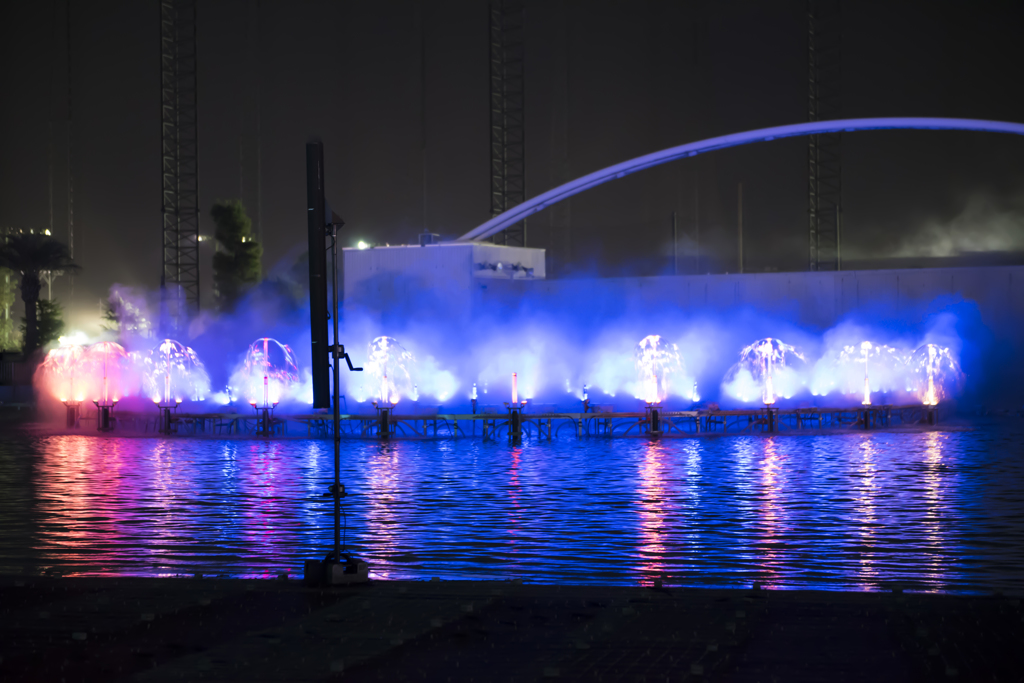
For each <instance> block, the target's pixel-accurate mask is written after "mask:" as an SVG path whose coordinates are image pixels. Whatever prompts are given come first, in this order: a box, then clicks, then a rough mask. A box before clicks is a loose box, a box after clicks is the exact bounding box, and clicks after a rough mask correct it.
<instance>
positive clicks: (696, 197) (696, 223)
mask: <svg viewBox="0 0 1024 683" xmlns="http://www.w3.org/2000/svg"><path fill="white" fill-rule="evenodd" d="M693 261H694V263H693V274H694V275H700V187H699V186H698V187H695V188H693Z"/></svg>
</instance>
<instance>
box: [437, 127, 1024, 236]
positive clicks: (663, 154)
mask: <svg viewBox="0 0 1024 683" xmlns="http://www.w3.org/2000/svg"><path fill="white" fill-rule="evenodd" d="M886 129H916V130H971V131H980V132H985V133H1011V134H1013V135H1024V124H1021V123H1010V122H1007V121H984V120H980V119H944V118H927V117H909V118H907V117H895V118H871V119H837V120H835V121H812V122H810V123H796V124H791V125H788V126H775V127H773V128H761V129H758V130H751V131H747V132H745V133H733V134H731V135H722V136H720V137H716V138H708V139H707V140H700V141H698V142H690V143H687V144H685V145H679V146H678V147H669V148H668V149H663V150H661V151H659V152H652V153H651V154H645V155H643V156H639V157H636V158H635V159H630V160H628V161H623V162H620V163H618V164H615V165H614V166H608V167H607V168H602V169H601V170H599V171H594V172H593V173H588V174H587V175H585V176H582V177H580V178H577V179H576V180H571V181H569V182H568V183H565V184H564V185H559V186H558V187H556V188H553V189H550V190H548V191H547V192H544V193H542V194H539V195H537V196H536V197H534V198H532V199H528V200H527V201H525V202H523V203H522V204H517V205H516V206H514V207H512V208H511V209H509V210H508V211H506V212H504V213H501V214H498V215H497V216H495V217H494V218H492V219H491V220H489V221H487V222H486V223H483V224H481V225H479V226H477V227H476V228H473V229H472V230H470V231H469V232H467V233H466V234H465V235H462V236H461V237H459V238H458V239H457V240H456V242H471V241H479V240H484V239H487V238H488V237H491V236H492V235H495V234H497V233H499V232H501V231H502V230H504V229H505V228H509V227H512V226H513V225H515V224H516V223H518V222H519V221H521V220H523V219H524V218H526V217H527V216H530V215H532V214H535V213H537V212H538V211H541V210H542V209H546V208H547V207H549V206H551V205H553V204H557V203H558V202H560V201H562V200H563V199H568V198H569V197H572V196H573V195H575V194H579V193H580V192H583V191H584V190H589V189H590V188H592V187H597V186H598V185H602V184H604V183H606V182H608V181H609V180H615V179H616V178H622V177H624V176H627V175H629V174H631V173H636V172H637V171H642V170H644V169H645V168H651V167H653V166H658V165H660V164H664V163H667V162H669V161H675V160H676V159H683V158H686V157H693V156H697V155H698V154H701V153H703V152H711V151H713V150H716V149H725V148H726V147H738V146H740V145H748V144H750V143H753V142H768V141H770V140H777V139H779V138H790V137H796V136H799V135H820V134H822V133H838V132H853V131H860V130H886Z"/></svg>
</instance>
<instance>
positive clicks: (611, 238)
mask: <svg viewBox="0 0 1024 683" xmlns="http://www.w3.org/2000/svg"><path fill="white" fill-rule="evenodd" d="M71 5H72V6H71V92H72V98H71V99H72V118H73V126H72V131H73V134H72V151H73V152H72V158H73V174H74V188H75V192H74V197H75V200H74V201H75V203H74V207H75V212H74V216H75V219H74V220H75V234H76V239H75V257H76V260H77V261H78V263H79V264H80V265H81V266H82V267H83V271H82V273H81V274H80V275H79V276H78V277H77V278H76V281H75V292H74V301H73V308H74V311H73V316H72V319H73V322H78V323H84V322H85V318H86V317H94V316H95V315H96V313H97V311H98V306H97V304H98V302H99V301H100V299H102V298H104V297H105V296H106V292H107V290H108V288H109V286H110V285H111V284H112V283H114V282H119V283H122V284H126V285H133V286H141V287H148V288H156V287H157V286H158V285H159V277H160V268H161V255H160V234H161V217H160V189H161V186H160V109H159V105H160V90H159V87H160V81H159V76H160V73H159V66H160V63H159V8H158V4H157V2H155V0H146V1H142V0H122V1H114V0H104V1H96V2H78V1H74V0H73V1H72V3H71ZM805 7H806V5H805V3H804V2H773V3H763V2H728V3H725V2H667V1H663V2H638V1H637V2H597V1H593V0H588V1H586V2H583V1H565V0H547V1H543V2H542V1H539V0H534V1H528V2H527V10H526V60H527V61H526V121H527V123H526V127H527V129H526V156H527V188H528V195H530V196H532V195H535V194H537V193H540V192H542V191H544V190H546V189H549V188H550V187H552V186H554V185H557V184H560V183H561V182H563V181H565V180H569V179H571V178H575V177H578V176H580V175H583V174H585V173H588V172H590V171H593V170H596V169H599V168H602V167H604V166H607V165H610V164H613V163H616V162H619V161H623V160H625V159H628V158H631V157H634V156H637V155H640V154H644V153H647V152H651V151H655V150H657V149H661V148H664V147H668V146H672V145H677V144H682V143H685V142H690V141H694V140H699V139H702V138H706V137H710V136H714V135H721V134H727V133H732V132H738V131H744V130H749V129H752V128H760V127H765V126H773V125H782V124H788V123H796V122H800V121H805V120H807V63H806V49H807V36H806V15H805ZM843 13H844V14H843V62H842V68H843V83H842V91H843V93H842V113H843V115H844V116H846V117H862V116H948V117H969V118H984V119H1000V120H1008V121H1018V122H1019V121H1024V107H1022V104H1024V94H1022V91H1021V88H1020V87H1019V76H1020V74H1021V73H1022V72H1024V43H1022V41H1021V40H1020V30H1021V27H1022V26H1024V21H1022V20H1024V5H1022V4H1021V3H1011V2H1001V3H996V2H987V3H986V2H974V3H970V4H969V5H968V4H966V3H957V4H954V3H914V4H906V3H904V4H899V5H895V4H894V3H890V2H857V3H852V2H847V3H845V6H844V8H843ZM198 19H199V77H198V78H199V93H200V94H199V141H200V154H199V158H200V197H201V201H202V205H203V207H204V208H203V211H204V213H203V219H202V221H203V222H202V232H203V233H204V234H210V233H211V232H212V221H211V220H210V219H209V206H210V204H211V203H212V202H213V201H215V200H217V199H227V198H235V197H241V198H242V199H243V200H244V202H245V203H246V205H247V207H248V209H249V212H250V215H252V216H253V217H254V222H257V223H258V225H259V229H260V232H261V235H262V239H263V241H264V244H265V248H266V256H265V258H264V268H265V269H266V270H268V271H272V270H273V269H274V267H275V265H278V266H279V267H282V268H287V267H289V266H291V265H292V264H293V263H294V262H295V260H296V259H298V258H299V257H301V256H302V254H303V252H304V243H305V240H306V234H305V231H306V211H305V201H306V196H305V142H306V141H307V139H308V138H309V137H310V136H311V135H318V136H320V137H321V138H322V139H323V141H324V144H325V152H326V172H327V188H328V191H327V194H328V198H329V200H330V202H331V204H332V206H333V207H334V208H335V210H336V211H337V213H339V214H341V215H342V216H343V217H344V218H345V219H346V221H347V222H348V226H347V228H346V229H347V230H348V231H349V233H348V236H347V238H346V242H347V243H348V244H353V243H354V242H355V241H356V240H357V239H366V240H368V241H373V242H378V243H384V242H390V243H392V244H395V243H404V242H413V241H415V239H416V237H415V236H416V233H418V232H420V231H421V230H422V229H423V228H424V227H427V228H428V229H429V230H431V231H433V232H438V233H441V234H442V235H444V236H448V237H455V236H458V235H460V234H462V233H464V232H466V231H468V230H469V229H471V228H473V227H475V226H476V225H478V224H479V223H481V222H483V221H484V220H486V219H487V218H488V217H489V208H490V200H489V194H488V192H489V137H488V61H487V60H488V33H487V27H488V17H487V4H486V2H482V1H479V0H478V1H471V0H450V1H447V2H428V3H424V4H422V5H421V4H420V3H416V2H328V1H326V0H321V1H307V2H284V1H273V0H262V1H261V2H256V1H255V0H253V1H250V2H242V1H241V0H218V1H217V2H211V1H207V2H200V3H199V10H198ZM421 36H422V37H423V38H424V39H425V46H424V48H423V50H421ZM421 54H425V55H426V62H425V70H424V69H422V68H421V62H420V59H421ZM66 69H67V52H66V38H65V13H64V2H63V0H59V1H58V2H56V3H54V2H20V3H15V2H8V3H4V4H3V6H2V8H0V92H2V93H3V96H2V103H3V106H0V226H9V227H14V228H36V229H44V228H47V227H49V226H50V224H51V223H50V220H51V219H50V213H51V209H50V206H51V203H50V199H49V187H50V181H49V178H50V173H49V170H48V169H49V163H48V160H49V157H50V155H51V150H52V153H53V155H54V157H55V159H56V160H55V162H54V182H53V186H54V202H53V207H54V217H53V227H54V232H55V234H56V235H57V236H59V237H61V238H63V237H65V236H66V234H67V218H66V202H65V200H64V196H65V190H64V187H65V182H66V181H65V171H64V166H63V162H62V159H63V155H65V154H66V144H65V141H64V140H65V138H64V137H63V135H64V132H63V131H64V130H65V123H64V120H66V118H67V98H66V93H67V89H68V81H67V72H66ZM422 73H425V91H424V89H423V85H424V84H423V80H422V78H421V74H422ZM424 102H425V110H424V109H423V108H422V107H421V103H424ZM257 112H258V113H257ZM424 116H425V126H424V125H423V117H424ZM51 121H53V122H52V123H51ZM257 122H258V129H259V136H258V137H257V134H256V131H257ZM424 129H425V131H426V139H425V141H424V139H423V135H422V132H423V130H424ZM424 142H425V146H424ZM843 144H844V146H843V155H844V156H843V164H844V165H843V174H844V238H845V241H844V245H843V252H844V258H845V259H847V260H848V262H856V261H858V260H859V261H861V262H866V263H868V264H869V265H871V266H872V267H884V266H885V265H886V264H887V263H890V264H892V263H896V261H893V260H892V259H894V258H897V257H899V258H906V257H947V256H955V255H956V254H957V253H961V252H964V251H1007V250H1010V251H1017V252H1021V251H1024V219H1022V216H1024V192H1022V189H1024V163H1022V161H1021V160H1022V159H1024V139H1021V138H1016V137H1011V136H999V135H994V134H979V133H958V132H920V131H908V132H899V131H887V132H864V133H852V134H848V135H846V136H845V138H844V143H843ZM257 150H258V151H259V158H260V166H259V168H260V173H257V166H256V157H257ZM424 150H425V151H424ZM806 166H807V140H806V139H805V138H796V139H789V140H782V141H776V142H772V143H765V144H759V145H754V146H751V147H745V148H740V149H732V150H725V151H721V152H715V153H712V154H708V155H703V156H700V157H697V158H695V159H692V160H686V161H682V162H675V163H673V164H668V165H666V166H662V167H659V168H657V169H652V170H648V171H645V172H643V173H639V174H636V175H633V176H630V177H627V178H625V179H623V180H619V181H615V182H613V183H610V184H607V185H604V186H602V187H600V188H598V189H595V190H592V191H589V192H587V193H585V194H583V195H580V196H577V197H575V198H573V199H572V200H571V203H570V204H569V205H568V207H565V209H567V210H563V211H562V214H561V219H558V218H556V217H554V216H553V215H552V214H551V212H545V213H541V214H538V215H537V216H536V217H533V218H531V219H530V221H529V245H530V246H537V247H544V248H547V249H548V254H549V263H550V264H551V267H552V269H553V270H554V271H555V272H557V273H561V274H566V275H572V274H577V275H578V274H586V273H598V274H601V275H617V274H630V275H646V274H658V273H664V272H667V271H666V269H667V268H668V267H669V257H668V254H669V253H670V247H669V239H670V216H671V213H672V211H673V210H676V211H678V212H679V215H680V229H681V232H682V233H683V234H689V233H691V231H692V228H693V223H694V213H695V212H694V202H695V198H696V197H697V196H699V221H700V238H701V250H702V252H703V254H704V260H703V262H702V264H701V266H700V267H701V270H702V271H703V272H708V271H710V272H726V271H735V270H736V208H737V207H736V204H737V200H736V194H737V184H738V183H739V182H741V181H742V183H743V192H744V209H743V213H744V226H745V242H746V245H745V252H746V270H747V271H750V272H753V271H765V270H803V269H806V267H807V258H808V256H807V252H808V247H807V218H806V215H807V192H806V177H807V175H806V174H807V168H806ZM258 184H259V186H260V187H261V188H262V192H261V193H260V194H259V201H258V199H257V197H258V195H257V191H256V190H257V185H258ZM257 207H259V210H258V211H257ZM565 219H568V222H569V225H570V226H571V228H570V229H569V230H568V231H566V230H565V229H564V228H558V229H552V227H551V225H552V221H553V220H565ZM204 249H205V252H204V253H203V255H202V259H203V265H204V271H203V275H202V279H203V290H204V293H203V306H204V307H208V306H209V304H210V296H209V284H210V281H211V277H210V272H209V264H210V258H211V254H212V247H211V246H210V245H209V244H208V243H206V244H204ZM685 267H686V269H688V270H690V271H692V269H693V268H694V264H692V263H690V262H687V263H686V264H685ZM58 283H59V284H58V285H56V286H55V288H54V294H55V296H57V297H59V298H61V299H62V300H63V301H64V302H65V304H67V303H68V299H69V298H70V292H69V291H68V289H67V279H66V278H64V279H62V280H60V281H58ZM19 305H20V304H19ZM18 315H20V310H19V313H18Z"/></svg>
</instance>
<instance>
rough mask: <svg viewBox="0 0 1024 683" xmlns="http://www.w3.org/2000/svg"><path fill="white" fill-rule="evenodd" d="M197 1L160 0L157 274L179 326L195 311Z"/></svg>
mask: <svg viewBox="0 0 1024 683" xmlns="http://www.w3.org/2000/svg"><path fill="white" fill-rule="evenodd" d="M196 100H197V91H196V3H195V0H161V2H160V105H161V106H160V112H161V114H160V116H161V134H160V138H161V143H162V154H161V174H162V178H163V261H164V269H163V275H162V276H161V286H162V288H163V295H164V306H165V314H166V316H167V320H165V321H164V324H166V325H169V326H171V327H173V328H174V329H178V330H180V329H182V328H183V327H184V326H185V325H186V324H187V322H188V320H189V318H191V317H192V316H194V315H196V314H197V313H198V312H199V148H198V142H197V130H196Z"/></svg>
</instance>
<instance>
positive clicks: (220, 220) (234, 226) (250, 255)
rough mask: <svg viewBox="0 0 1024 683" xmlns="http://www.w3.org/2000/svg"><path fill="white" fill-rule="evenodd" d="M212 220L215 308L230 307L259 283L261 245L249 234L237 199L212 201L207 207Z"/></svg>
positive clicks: (248, 223)
mask: <svg viewBox="0 0 1024 683" xmlns="http://www.w3.org/2000/svg"><path fill="white" fill-rule="evenodd" d="M210 215H211V216H212V218H213V222H214V223H215V224H216V226H217V227H216V230H215V231H214V235H213V236H214V239H216V240H217V252H216V253H215V254H214V255H213V286H214V297H215V298H216V300H217V308H218V310H220V311H222V312H227V311H231V310H233V309H234V307H235V304H237V303H238V300H239V299H241V298H242V295H243V294H245V292H246V291H247V290H248V289H250V288H251V287H253V286H254V285H256V284H257V283H259V281H260V277H261V275H262V267H261V265H260V259H261V258H262V256H263V247H262V246H260V244H259V243H258V242H256V241H255V240H253V238H252V221H251V220H249V217H248V216H247V215H245V207H244V206H242V202H241V201H240V200H238V199H231V200H228V201H219V202H215V203H214V205H213V208H212V209H211V210H210Z"/></svg>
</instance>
